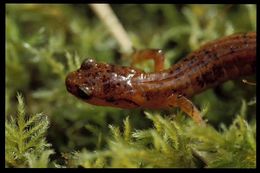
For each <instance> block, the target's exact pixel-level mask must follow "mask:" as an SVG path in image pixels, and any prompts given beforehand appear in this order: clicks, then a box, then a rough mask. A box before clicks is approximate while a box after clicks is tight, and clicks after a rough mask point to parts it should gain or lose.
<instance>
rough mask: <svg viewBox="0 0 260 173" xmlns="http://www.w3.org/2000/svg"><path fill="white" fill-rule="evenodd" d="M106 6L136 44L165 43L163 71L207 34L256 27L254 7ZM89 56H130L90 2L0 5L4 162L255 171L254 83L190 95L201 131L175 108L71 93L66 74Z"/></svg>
mask: <svg viewBox="0 0 260 173" xmlns="http://www.w3.org/2000/svg"><path fill="white" fill-rule="evenodd" d="M112 8H113V10H114V12H115V13H116V15H117V17H118V18H119V20H120V22H121V23H122V24H123V26H124V27H125V29H126V30H127V32H128V34H129V36H130V38H131V41H132V42H133V45H134V46H135V47H136V48H138V49H141V48H159V49H163V51H164V52H165V55H166V62H165V65H166V67H169V66H170V65H171V64H174V63H175V62H177V61H178V60H179V59H181V58H182V57H184V56H185V55H187V53H189V52H191V51H192V50H194V49H196V48H198V47H199V46H200V45H201V44H203V43H205V42H207V41H209V40H213V39H215V38H218V37H221V36H224V35H228V34H231V33H235V32H247V31H255V30H256V6H255V5H134V4H133V5H112ZM238 16H239V17H238ZM86 57H92V58H95V59H96V60H97V61H102V62H106V63H113V64H120V65H129V64H130V62H131V60H130V59H126V58H121V57H120V52H119V50H118V45H117V43H116V41H115V39H114V38H113V37H112V36H111V35H110V34H109V32H108V31H107V30H106V28H105V26H104V25H103V23H102V22H101V21H100V20H99V19H98V18H97V17H96V16H95V15H94V13H93V12H92V11H91V9H90V8H89V6H88V5H82V4H81V5H35V4H27V5H21V4H20V5H16V4H8V5H6V58H5V59H6V109H5V117H6V153H5V154H6V158H5V160H6V167H195V168H197V167H251V168H254V167H256V121H255V120H256V119H255V116H256V111H255V110H256V106H255V101H252V100H253V99H254V98H255V93H256V92H255V91H256V89H255V86H250V85H246V84H243V83H242V82H241V79H242V78H241V79H240V80H236V81H228V82H226V83H224V84H223V85H220V86H218V87H217V88H215V89H210V90H207V91H205V92H203V93H202V94H199V95H197V96H195V97H194V98H193V101H194V103H195V104H196V105H197V106H198V107H200V108H201V109H202V111H203V110H204V113H203V114H204V119H207V120H208V125H207V126H206V127H198V126H197V125H196V124H194V123H193V122H192V121H191V119H189V118H187V117H186V116H185V115H184V114H183V113H182V112H180V111H179V110H176V109H174V110H169V111H159V110H158V111H150V110H145V111H144V110H122V109H116V108H108V107H97V106H93V105H89V104H86V103H83V102H81V101H80V100H78V99H76V98H74V97H73V96H71V95H70V94H69V93H68V92H67V91H66V88H65V84H64V79H65V77H66V75H67V74H68V72H70V71H73V70H75V69H77V68H78V67H79V66H80V63H81V61H82V60H83V59H84V58H86ZM152 67H153V64H152V63H151V62H147V63H144V64H141V65H140V66H139V68H142V69H144V70H145V71H151V69H152ZM247 79H250V80H251V81H254V80H255V77H254V76H252V77H250V78H247ZM17 93H20V95H19V96H18V101H19V105H20V107H18V108H16V105H17ZM21 96H23V97H24V99H22V97H21ZM250 102H251V104H250ZM248 103H249V104H248ZM24 107H26V110H25V108H24ZM203 108H205V109H203ZM17 111H18V112H17ZM40 112H42V113H41V114H39V113H40ZM11 115H13V116H11ZM14 115H17V116H14ZM10 117H13V118H10ZM33 117H34V118H33ZM40 117H42V118H40ZM44 117H47V119H46V118H44ZM12 134H19V135H12Z"/></svg>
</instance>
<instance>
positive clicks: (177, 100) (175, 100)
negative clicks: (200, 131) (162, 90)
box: [168, 95, 204, 125]
mask: <svg viewBox="0 0 260 173" xmlns="http://www.w3.org/2000/svg"><path fill="white" fill-rule="evenodd" d="M168 106H170V107H179V108H180V109H181V110H182V111H183V112H185V113H186V114H188V115H189V116H190V117H191V118H192V119H193V120H194V121H195V122H196V123H198V124H200V125H202V124H204V121H203V120H202V118H201V113H200V111H199V110H198V109H197V107H196V106H195V105H194V104H193V103H192V102H191V101H190V100H189V99H187V98H186V97H184V96H183V95H172V96H170V97H169V98H168Z"/></svg>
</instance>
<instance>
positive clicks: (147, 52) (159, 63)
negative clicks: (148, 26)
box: [132, 49, 164, 72]
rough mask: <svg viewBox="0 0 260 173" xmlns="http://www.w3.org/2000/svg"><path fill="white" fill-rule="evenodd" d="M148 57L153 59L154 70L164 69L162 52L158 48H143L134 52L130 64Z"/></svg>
mask: <svg viewBox="0 0 260 173" xmlns="http://www.w3.org/2000/svg"><path fill="white" fill-rule="evenodd" d="M149 59H152V60H153V61H154V69H155V72H159V71H162V70H164V54H163V52H162V50H160V49H144V50H139V51H136V52H134V53H133V55H132V65H134V64H137V63H140V62H142V61H145V60H149Z"/></svg>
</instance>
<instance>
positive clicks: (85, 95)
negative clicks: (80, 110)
mask: <svg viewBox="0 0 260 173" xmlns="http://www.w3.org/2000/svg"><path fill="white" fill-rule="evenodd" d="M77 94H78V96H79V97H80V98H82V99H90V98H91V97H92V91H91V89H90V88H89V87H86V86H79V87H78V90H77Z"/></svg>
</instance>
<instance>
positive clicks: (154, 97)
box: [65, 32, 256, 123]
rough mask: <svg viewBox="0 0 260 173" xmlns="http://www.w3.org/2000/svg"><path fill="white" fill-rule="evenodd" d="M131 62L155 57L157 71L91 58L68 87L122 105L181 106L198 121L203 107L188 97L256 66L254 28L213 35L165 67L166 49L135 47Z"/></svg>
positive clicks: (90, 99)
mask: <svg viewBox="0 0 260 173" xmlns="http://www.w3.org/2000/svg"><path fill="white" fill-rule="evenodd" d="M132 57H133V62H134V63H138V62H141V61H144V60H147V59H152V60H154V62H155V63H154V64H155V71H154V72H149V73H145V72H144V71H142V70H140V69H138V68H134V67H127V66H117V65H112V64H106V63H97V62H96V61H95V60H93V59H91V58H88V59H86V60H85V61H84V62H83V63H82V64H81V67H80V68H79V69H78V70H76V71H74V72H71V73H69V74H68V76H67V77H66V82H65V83H66V87H67V90H68V91H69V92H70V93H71V94H73V95H74V96H76V97H78V98H80V99H82V100H83V101H85V102H87V103H90V104H94V105H100V106H112V107H118V108H124V109H132V108H148V109H169V108H172V107H179V108H180V109H181V110H182V111H184V112H185V113H187V114H188V115H189V116H191V117H192V118H193V119H194V120H195V121H196V122H197V123H202V122H203V120H202V118H201V116H200V112H199V110H198V109H197V108H196V106H195V105H194V104H193V103H192V102H191V101H190V98H191V97H192V96H194V95H196V94H198V93H201V92H202V91H204V90H206V89H208V88H212V87H215V86H217V85H219V84H221V83H223V82H225V81H227V80H232V79H236V78H239V77H241V76H247V75H252V74H254V73H255V70H256V32H248V33H240V34H233V35H230V36H226V37H222V38H220V39H217V40H214V41H211V42H209V43H207V44H205V45H203V46H201V47H200V48H199V49H197V50H195V51H194V52H192V53H190V54H188V55H187V56H186V57H185V58H182V59H181V60H180V61H179V62H177V63H176V64H174V65H173V66H172V67H170V68H169V69H164V65H163V64H164V54H163V52H162V50H158V49H146V50H139V51H136V52H135V53H133V56H132Z"/></svg>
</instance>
